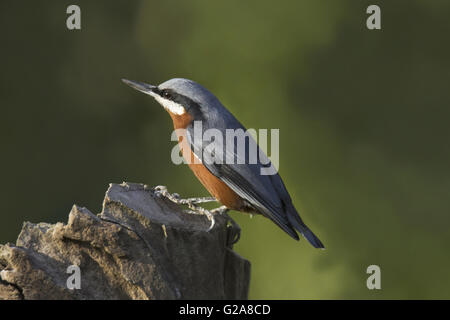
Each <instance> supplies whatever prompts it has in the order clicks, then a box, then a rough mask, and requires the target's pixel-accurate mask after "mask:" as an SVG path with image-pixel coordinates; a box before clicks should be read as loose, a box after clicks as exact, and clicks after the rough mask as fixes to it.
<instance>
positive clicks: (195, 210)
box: [154, 186, 217, 231]
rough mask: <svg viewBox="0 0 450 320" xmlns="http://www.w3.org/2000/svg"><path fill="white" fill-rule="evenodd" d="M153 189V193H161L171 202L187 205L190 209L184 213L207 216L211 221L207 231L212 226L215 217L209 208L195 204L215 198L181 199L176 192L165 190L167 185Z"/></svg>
mask: <svg viewBox="0 0 450 320" xmlns="http://www.w3.org/2000/svg"><path fill="white" fill-rule="evenodd" d="M154 191H155V194H157V195H162V196H163V197H165V198H167V199H169V200H170V201H172V202H173V203H176V204H181V205H186V206H188V207H189V209H191V210H185V212H186V213H190V214H202V215H205V216H206V217H207V218H208V220H209V221H211V225H210V226H209V228H208V231H210V230H211V229H212V228H213V227H214V224H215V219H214V216H213V215H212V213H211V212H210V211H209V210H207V209H205V208H203V207H200V206H198V205H197V204H198V203H206V202H212V201H217V200H216V199H215V198H212V197H207V198H188V199H182V198H181V197H180V195H179V194H178V193H173V194H171V193H170V192H169V191H168V190H167V187H165V186H156V187H155V188H154Z"/></svg>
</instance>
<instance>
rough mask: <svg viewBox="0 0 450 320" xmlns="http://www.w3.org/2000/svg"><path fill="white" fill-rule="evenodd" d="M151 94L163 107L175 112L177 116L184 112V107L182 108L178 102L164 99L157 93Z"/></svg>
mask: <svg viewBox="0 0 450 320" xmlns="http://www.w3.org/2000/svg"><path fill="white" fill-rule="evenodd" d="M153 96H154V97H155V99H156V101H158V102H159V103H160V104H161V105H162V106H163V107H164V109H166V110H168V111H170V112H171V113H173V114H176V115H178V116H181V115H182V114H185V113H186V109H185V108H183V106H182V105H181V104H178V103H176V102H173V101H171V100H168V99H164V98H163V97H161V96H159V95H157V94H155V95H153Z"/></svg>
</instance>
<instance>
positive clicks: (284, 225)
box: [188, 135, 298, 240]
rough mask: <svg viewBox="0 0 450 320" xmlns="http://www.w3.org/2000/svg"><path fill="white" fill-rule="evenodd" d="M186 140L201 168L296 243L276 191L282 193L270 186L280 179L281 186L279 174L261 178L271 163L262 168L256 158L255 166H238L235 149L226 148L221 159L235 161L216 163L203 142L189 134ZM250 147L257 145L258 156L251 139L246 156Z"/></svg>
mask: <svg viewBox="0 0 450 320" xmlns="http://www.w3.org/2000/svg"><path fill="white" fill-rule="evenodd" d="M188 141H189V145H190V146H191V149H192V152H193V153H194V154H195V155H196V156H197V157H198V158H199V159H202V163H203V165H204V166H205V167H206V168H207V169H208V170H209V171H210V172H211V173H212V174H213V175H214V176H216V177H218V178H219V179H220V180H222V181H223V182H224V183H225V184H226V185H227V186H229V187H230V188H231V189H232V190H233V191H234V192H236V193H237V194H238V195H239V196H240V197H241V198H243V199H245V200H247V201H248V202H249V203H250V204H251V205H252V206H253V207H254V208H255V209H257V211H258V212H260V213H261V214H263V215H264V216H266V217H267V218H269V219H271V220H272V221H273V222H275V223H276V224H277V225H278V226H279V227H280V228H281V229H283V230H284V231H285V232H287V233H288V234H289V235H290V236H291V237H293V238H294V239H297V240H298V235H297V233H296V232H295V230H294V229H293V228H292V226H291V224H290V222H289V220H288V217H287V215H286V213H285V210H284V205H285V204H284V203H283V199H282V198H281V197H280V195H279V192H280V191H283V190H276V188H275V187H274V184H273V180H274V179H275V180H276V181H278V180H280V183H281V184H282V181H281V178H280V176H279V175H278V173H275V175H272V176H269V175H261V169H263V168H267V167H268V166H271V165H272V164H271V163H269V164H267V165H263V164H262V163H261V161H260V157H259V156H258V157H257V161H256V163H254V164H251V163H250V164H249V163H248V161H247V163H245V164H239V163H240V161H238V159H240V158H239V157H240V156H241V155H240V154H239V152H237V146H235V148H234V149H233V150H231V151H230V150H227V148H223V149H222V150H223V152H224V157H223V158H222V159H226V156H227V155H228V156H230V152H231V153H232V154H231V156H233V157H235V158H233V159H235V161H234V162H233V163H216V162H215V161H212V158H213V157H214V156H216V157H217V151H218V149H214V150H212V149H211V148H208V147H204V144H203V143H198V142H197V141H196V140H195V139H192V138H191V135H188ZM251 144H255V145H256V150H257V151H258V154H259V147H258V146H257V144H256V142H255V141H254V140H253V138H250V139H249V140H248V144H246V152H245V155H246V156H248V150H255V149H252V147H251V146H250V145H251ZM253 147H254V146H253ZM227 152H228V154H227ZM262 157H265V155H263V154H262ZM241 160H242V159H241ZM244 160H245V159H244ZM264 160H265V161H264V162H265V163H267V162H266V161H268V159H267V158H265V159H264ZM224 162H225V161H224ZM284 190H285V189H284ZM285 192H286V195H285V196H286V197H287V198H288V199H289V201H290V197H289V194H288V193H287V191H285Z"/></svg>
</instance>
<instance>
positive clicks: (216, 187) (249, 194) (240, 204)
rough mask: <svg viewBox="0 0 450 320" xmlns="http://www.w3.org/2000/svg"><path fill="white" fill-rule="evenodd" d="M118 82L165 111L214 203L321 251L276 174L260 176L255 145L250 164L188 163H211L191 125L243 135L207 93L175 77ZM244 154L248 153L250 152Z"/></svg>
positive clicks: (236, 123) (191, 82)
mask: <svg viewBox="0 0 450 320" xmlns="http://www.w3.org/2000/svg"><path fill="white" fill-rule="evenodd" d="M123 82H125V83H126V84H127V85H129V86H131V87H132V88H134V89H136V90H139V91H141V92H143V93H145V94H148V95H150V96H152V97H153V98H155V99H156V101H158V102H159V103H160V104H161V105H162V106H163V107H164V108H165V109H166V110H167V111H168V113H169V115H170V116H171V118H172V120H173V124H174V128H175V129H185V131H184V132H186V133H187V134H179V133H178V132H177V134H179V136H178V139H179V143H180V147H181V150H182V153H183V157H184V158H185V159H186V160H187V162H188V164H189V167H190V168H191V170H192V171H193V172H194V174H195V176H196V177H197V178H198V179H199V180H200V182H201V183H202V184H203V185H204V186H205V188H206V189H207V190H208V191H209V193H210V194H211V195H212V196H213V197H215V199H217V201H219V202H220V203H222V204H223V205H224V206H225V207H226V208H228V209H232V210H237V211H243V212H248V213H256V214H262V215H263V216H265V217H267V218H269V219H270V220H272V221H273V222H274V223H275V224H276V225H278V226H279V227H280V228H281V229H283V230H284V231H285V232H286V233H288V234H289V235H290V236H291V237H292V238H294V239H295V240H299V237H298V234H297V231H298V232H300V234H301V235H302V236H303V237H305V238H306V239H307V240H308V241H309V242H310V243H311V244H312V245H313V246H314V247H316V248H324V246H323V244H322V242H321V241H320V240H319V239H318V238H317V237H316V236H315V235H314V233H312V231H311V230H310V229H309V228H308V227H307V226H306V225H305V224H304V223H303V221H302V219H301V218H300V216H299V214H298V212H297V210H296V209H295V207H294V205H293V204H292V200H291V197H290V195H289V193H288V191H287V190H286V187H285V186H284V183H283V181H282V180H281V177H280V176H279V174H278V173H276V172H275V174H271V175H262V174H261V170H262V169H263V168H265V167H267V165H266V162H264V164H263V163H262V162H261V161H260V158H261V156H262V157H263V158H265V159H264V160H266V159H267V157H266V156H265V154H264V153H263V152H262V151H261V150H260V149H259V146H257V145H256V146H257V152H258V154H259V155H260V157H258V161H256V163H243V164H242V163H234V162H233V163H228V162H227V163H216V162H214V161H192V159H194V158H195V159H197V160H198V159H205V157H206V158H212V155H211V154H210V153H211V149H210V148H205V147H204V145H203V143H202V141H200V142H199V141H197V140H196V139H193V137H194V132H193V131H194V122H195V121H201V122H202V126H203V128H204V129H205V130H206V129H212V128H214V129H217V130H219V131H220V132H222V133H223V134H224V136H225V134H226V133H225V132H226V130H227V129H232V130H238V129H242V130H243V131H246V129H245V128H244V126H243V125H242V124H241V123H240V122H239V121H238V120H237V119H236V118H235V117H234V116H233V115H232V114H231V113H230V112H229V111H228V110H227V109H226V108H225V107H224V106H223V105H222V104H221V103H220V101H219V100H218V99H217V98H216V97H215V96H214V95H213V94H212V93H211V92H209V91H208V90H207V89H205V88H204V87H203V86H201V85H199V84H198V83H196V82H194V81H192V80H187V79H180V78H176V79H171V80H168V81H166V82H164V83H162V84H160V85H159V86H152V85H149V84H146V83H143V82H138V81H130V80H125V79H123ZM178 131H179V130H178ZM180 132H183V131H180ZM249 139H250V144H252V143H254V144H256V141H254V140H253V138H251V137H249ZM245 150H246V152H249V150H250V149H249V148H246V149H245ZM227 152H228V151H227ZM231 152H234V153H236V154H233V156H236V157H238V156H239V155H238V154H237V151H236V148H235V149H233V150H232V151H231ZM246 159H247V155H246Z"/></svg>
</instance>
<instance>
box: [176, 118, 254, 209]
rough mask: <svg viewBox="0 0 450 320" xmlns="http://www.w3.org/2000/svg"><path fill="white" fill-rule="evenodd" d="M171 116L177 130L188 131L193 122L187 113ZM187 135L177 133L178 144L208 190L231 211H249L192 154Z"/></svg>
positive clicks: (232, 192)
mask: <svg viewBox="0 0 450 320" xmlns="http://www.w3.org/2000/svg"><path fill="white" fill-rule="evenodd" d="M169 114H170V116H171V118H172V120H173V125H174V128H175V129H186V128H187V126H188V125H189V124H190V123H191V121H192V117H191V116H190V115H189V113H187V112H186V113H184V114H182V115H176V114H173V113H171V112H169ZM185 133H186V131H184V130H181V131H178V132H177V136H178V144H179V146H180V149H181V152H182V154H183V157H184V158H185V159H186V161H187V162H188V165H189V167H190V168H191V170H192V171H193V172H194V174H195V176H196V177H197V179H198V180H200V182H201V183H202V184H203V186H204V187H205V188H206V190H208V192H209V193H210V194H211V195H212V196H213V197H215V198H216V199H217V200H218V201H220V202H221V203H222V204H223V205H225V206H226V207H227V208H229V209H234V210H238V211H249V210H246V205H245V202H244V201H243V200H242V199H241V197H239V195H237V194H236V193H235V192H234V191H233V190H231V188H230V187H228V186H227V185H226V184H225V183H224V182H223V181H222V180H220V179H219V178H217V177H216V176H215V175H213V174H212V173H211V172H209V170H208V169H207V168H206V167H205V166H204V165H203V164H202V163H201V161H200V160H199V159H198V158H197V156H196V155H195V154H194V153H193V152H192V150H191V147H190V146H189V143H188V140H187V137H186V135H185Z"/></svg>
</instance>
